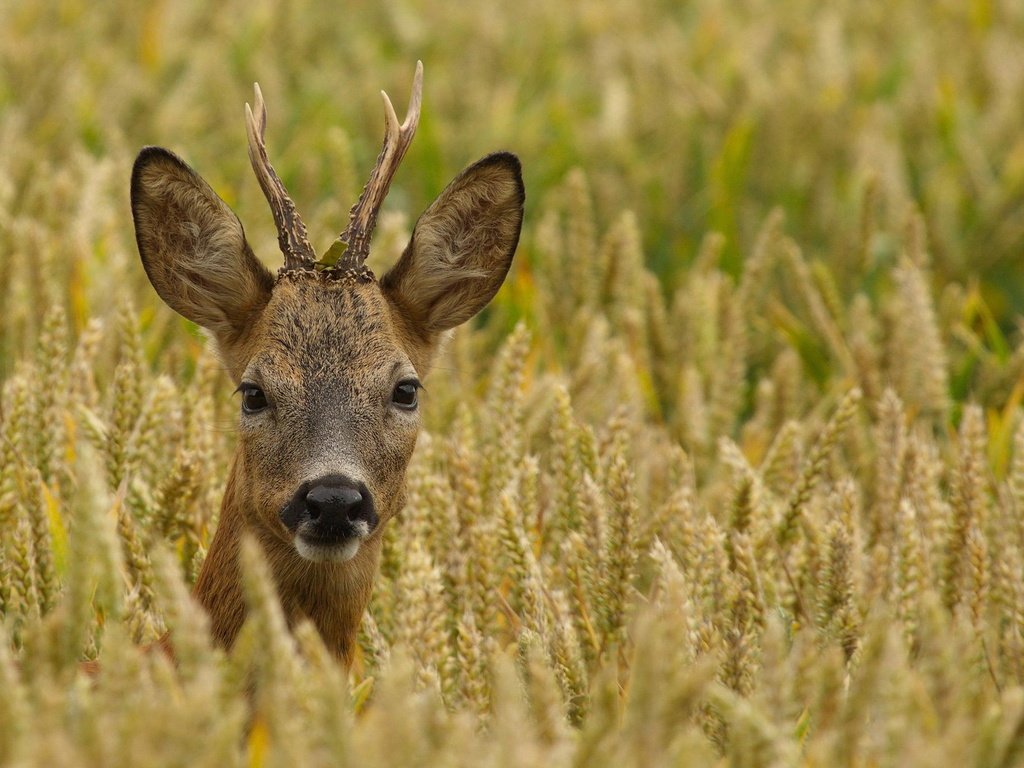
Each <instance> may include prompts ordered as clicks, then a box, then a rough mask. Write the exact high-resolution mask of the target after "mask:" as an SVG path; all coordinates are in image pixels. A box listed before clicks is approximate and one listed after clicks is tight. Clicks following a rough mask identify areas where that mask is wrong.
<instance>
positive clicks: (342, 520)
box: [281, 475, 379, 544]
mask: <svg viewBox="0 0 1024 768" xmlns="http://www.w3.org/2000/svg"><path fill="white" fill-rule="evenodd" d="M281 522H282V523H284V525H285V527H286V528H288V530H289V531H292V532H293V533H294V532H295V531H297V530H298V529H299V526H302V527H303V531H302V532H303V535H304V536H305V537H307V538H313V539H316V540H319V541H320V542H321V543H324V544H331V543H335V542H340V541H344V540H345V539H350V538H352V537H359V538H365V537H366V536H368V535H369V534H370V533H372V532H373V529H374V528H376V527H377V523H378V522H379V518H378V516H377V512H376V511H375V510H374V505H373V498H372V497H371V495H370V492H369V490H367V488H366V486H365V485H363V484H362V483H358V482H355V481H354V480H351V479H349V478H347V477H344V476H343V475H327V476H325V477H321V478H318V479H316V480H312V481H310V482H308V483H303V484H302V485H301V486H299V488H298V490H297V491H296V492H295V495H294V496H292V499H291V501H289V502H288V504H286V505H285V507H284V509H282V510H281Z"/></svg>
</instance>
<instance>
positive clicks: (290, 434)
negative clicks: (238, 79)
mask: <svg viewBox="0 0 1024 768" xmlns="http://www.w3.org/2000/svg"><path fill="white" fill-rule="evenodd" d="M422 88H423V66H422V64H421V63H417V66H416V75H415V78H414V81H413V90H412V97H411V100H410V105H409V110H408V113H407V116H406V119H405V122H404V123H403V124H402V125H399V123H398V118H397V117H396V115H395V110H394V107H392V105H391V102H390V100H389V99H388V97H387V95H386V94H384V93H383V92H382V94H381V95H382V96H383V97H384V106H385V118H386V129H385V136H384V146H383V149H382V150H381V153H380V156H379V157H378V158H377V164H376V166H375V167H374V169H373V171H372V173H371V175H370V179H369V181H368V182H367V184H366V186H365V188H364V189H363V192H362V194H361V195H360V197H359V200H358V202H356V204H355V205H354V206H353V207H352V210H351V214H350V221H349V223H348V226H347V227H346V229H345V231H344V232H343V233H342V234H341V236H340V237H339V238H338V240H337V241H336V243H335V244H334V246H332V248H331V249H330V254H331V255H333V254H334V253H339V252H340V254H341V255H340V258H338V260H337V261H336V263H335V264H334V265H332V266H328V265H326V264H325V263H323V262H322V261H321V262H318V261H317V258H316V255H315V254H314V252H313V249H312V247H311V246H310V243H309V240H308V239H307V235H306V228H305V225H303V223H302V220H301V219H300V218H299V215H298V213H297V212H296V210H295V205H294V203H293V202H292V200H291V198H290V197H289V196H288V193H287V192H286V191H285V188H284V185H283V184H282V183H281V180H280V178H278V176H277V174H276V173H275V172H274V169H273V167H272V166H271V165H270V162H269V161H268V159H267V153H266V147H265V145H264V131H265V129H266V108H265V107H264V104H263V97H262V95H261V93H260V90H259V86H256V94H255V109H254V110H251V109H250V108H249V105H248V104H247V105H246V120H247V128H248V137H249V157H250V160H251V161H252V167H253V170H254V171H255V172H256V176H257V178H258V179H259V183H260V186H261V187H262V189H263V192H264V194H265V195H266V198H267V201H268V202H269V204H270V208H271V211H272V212H273V215H274V221H275V223H276V225H277V232H278V242H279V244H280V247H281V250H282V252H283V253H284V266H283V267H282V268H281V270H280V271H279V272H278V274H277V277H276V278H275V277H274V276H273V275H272V274H271V273H270V272H269V271H268V270H267V269H266V268H265V267H264V266H263V265H262V264H261V263H260V262H259V261H258V260H257V259H256V257H255V256H254V255H253V252H252V249H251V248H250V247H249V244H248V243H247V242H246V239H245V234H244V232H243V230H242V225H241V223H240V222H239V220H238V219H237V218H236V216H235V215H234V213H233V212H232V211H231V210H230V208H229V207H228V206H227V204H226V203H225V202H224V201H223V200H221V199H220V197H218V196H217V194H216V193H215V192H214V191H213V189H211V188H210V186H209V184H207V183H206V182H205V181H204V180H203V179H202V178H201V177H200V176H199V175H198V174H197V173H196V172H195V171H193V170H192V169H191V168H190V167H189V166H188V165H186V164H185V163H184V162H183V161H182V160H181V159H179V158H178V157H177V156H176V155H174V154H172V153H171V152H169V151H167V150H166V149H161V148H159V147H146V148H144V149H143V150H142V151H141V152H140V153H139V156H138V158H137V160H136V161H135V167H134V169H133V171H132V181H131V204H132V215H133V217H134V221H135V235H136V240H137V242H138V247H139V254H140V255H141V257H142V264H143V266H144V267H145V270H146V274H147V275H148V276H149V280H150V282H151V283H152V284H153V288H155V289H156V292H157V293H158V294H159V295H160V297H161V298H162V299H163V301H164V302H165V303H166V304H167V305H168V306H169V307H170V308H171V309H173V310H175V311H176V312H178V313H179V314H181V315H184V316H185V317H186V318H188V319H189V320H192V321H193V322H195V323H197V324H199V325H200V326H202V327H203V328H205V329H206V330H207V331H208V332H209V333H210V335H211V336H212V338H213V340H214V341H215V342H216V347H217V350H218V352H219V354H220V357H221V359H222V361H223V363H224V365H225V367H226V369H227V371H228V372H229V374H230V376H231V378H232V380H233V381H234V382H235V383H236V384H237V390H236V391H237V392H239V393H241V413H240V415H239V428H238V447H237V450H236V452H235V456H234V460H233V461H232V464H231V469H230V475H229V477H228V482H227V490H226V492H225V494H224V500H223V504H222V507H221V514H220V523H219V526H218V528H217V531H216V533H215V535H214V538H213V541H212V543H211V544H210V548H209V553H208V555H207V557H206V561H205V562H204V563H203V567H202V570H201V572H200V574H199V578H198V581H197V582H196V586H195V593H194V594H195V597H196V598H197V599H198V601H199V602H200V603H201V604H202V605H203V606H204V607H205V609H206V610H207V612H208V613H209V615H210V619H211V628H212V632H213V635H214V639H215V641H216V642H217V643H218V644H220V645H222V646H224V647H230V646H231V644H232V643H233V641H234V640H235V637H236V636H237V634H238V631H239V629H240V628H241V626H242V623H243V621H244V619H245V605H244V601H243V597H242V589H241V585H240V580H239V576H240V574H239V564H238V554H239V545H240V540H241V538H242V537H243V536H244V535H251V536H253V537H254V538H255V539H256V540H257V541H258V542H259V544H260V545H261V547H262V549H263V551H264V553H265V556H266V558H267V562H268V564H269V566H270V569H271V572H272V574H273V577H274V580H275V583H276V586H277V590H278V594H279V596H280V600H281V607H282V609H283V611H284V615H285V617H286V618H287V620H288V622H289V625H294V623H295V622H296V621H298V620H300V619H302V618H308V619H309V620H311V621H312V622H313V624H314V625H315V626H316V627H317V629H318V631H319V632H320V635H321V636H322V637H323V639H324V641H325V643H326V644H327V646H328V648H330V649H331V651H332V652H333V653H334V654H335V655H336V656H337V657H339V658H340V659H343V660H344V661H345V663H347V664H351V662H352V654H353V648H354V643H355V635H356V631H357V629H358V627H359V622H360V620H361V618H362V615H363V611H364V610H365V609H366V606H367V603H368V602H369V599H370V592H371V588H372V585H373V580H374V578H375V575H376V570H377V564H378V560H379V558H380V550H381V531H382V529H383V526H384V525H385V524H386V523H387V521H388V520H389V518H391V517H393V516H394V515H395V514H396V513H397V512H398V511H399V510H400V509H401V508H402V505H403V504H404V495H405V494H404V484H405V472H406V468H407V466H408V464H409V460H410V458H411V456H412V452H413V448H414V446H415V444H416V435H417V432H418V430H419V425H420V417H419V414H418V411H417V393H418V390H419V389H420V379H421V377H423V376H425V375H426V373H427V371H428V370H429V369H430V365H431V360H432V359H433V357H434V355H435V354H436V352H437V350H438V347H439V345H440V343H441V342H442V340H443V338H444V337H445V335H446V332H447V331H449V330H450V329H452V328H454V327H455V326H457V325H459V324H460V323H463V322H465V321H466V320H468V319H469V318H471V317H472V316H473V315H475V314H476V313H477V312H479V311H480V310H481V309H482V308H483V307H484V306H485V305H486V304H487V303H488V302H489V301H490V300H491V298H492V297H493V296H494V294H495V293H496V292H497V290H498V288H499V287H500V286H501V284H502V282H503V281H504V279H505V275H506V274H507V273H508V270H509V266H510V265H511V263H512V256H513V254H514V252H515V250H516V245H517V244H518V241H519V232H520V228H521V226H522V219H523V201H524V199H525V191H524V187H523V180H522V173H521V168H520V164H519V160H518V159H517V158H516V156H515V155H512V154H508V153H504V152H502V153H496V154H492V155H488V156H487V157H485V158H483V159H482V160H480V161H478V162H477V163H475V164H474V165H471V166H470V167H469V168H467V169H466V170H464V171H463V172H462V173H460V174H459V175H458V176H457V177H456V178H455V179H454V180H453V181H452V182H451V183H450V184H449V185H448V186H447V187H446V188H445V190H444V191H443V192H441V194H440V196H439V197H438V198H437V199H436V200H435V201H434V202H433V203H432V204H431V205H430V207H428V208H427V209H426V211H424V213H423V214H422V215H421V216H420V218H419V220H418V221H417V222H416V225H415V227H414V229H413V233H412V238H411V239H410V240H409V244H408V246H407V247H406V249H405V251H404V253H403V254H402V256H401V258H400V259H399V260H398V262H397V263H396V264H395V265H394V266H393V267H392V268H391V269H390V270H389V271H388V272H387V273H386V274H385V275H384V276H383V277H382V278H381V279H380V280H379V281H378V280H377V279H376V278H375V277H374V275H373V273H372V272H371V271H370V270H369V269H367V268H366V266H364V261H365V259H366V257H367V255H368V252H369V245H370V236H371V234H372V232H373V228H374V223H375V221H376V219H377V213H378V211H379V209H380V206H381V204H382V202H383V201H384V197H385V195H386V194H387V191H388V187H389V186H390V184H391V180H392V178H393V177H394V174H395V171H396V170H397V168H398V165H399V163H400V162H401V160H402V156H403V155H404V154H405V152H406V150H407V149H408V147H409V144H410V142H411V140H412V137H413V133H414V132H415V130H416V125H417V123H418V121H419V112H420V103H421V99H422Z"/></svg>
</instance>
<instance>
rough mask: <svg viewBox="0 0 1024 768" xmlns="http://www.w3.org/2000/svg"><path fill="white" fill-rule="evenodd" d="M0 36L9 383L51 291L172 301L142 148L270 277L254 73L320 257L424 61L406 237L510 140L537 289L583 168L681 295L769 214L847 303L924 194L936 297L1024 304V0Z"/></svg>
mask: <svg viewBox="0 0 1024 768" xmlns="http://www.w3.org/2000/svg"><path fill="white" fill-rule="evenodd" d="M0 25H2V28H3V30H4V33H3V36H2V39H0V142H2V144H0V146H2V151H0V206H2V211H3V217H4V218H3V221H2V228H0V238H2V242H0V301H2V302H3V303H4V305H5V307H6V311H5V312H4V313H3V317H4V319H3V323H4V325H3V327H2V330H3V335H2V346H0V371H9V370H10V369H11V365H12V359H13V357H14V356H16V355H17V354H18V353H19V352H24V351H25V348H26V347H27V346H30V345H31V343H32V339H33V338H34V330H35V329H36V328H37V327H38V325H39V322H40V320H41V316H42V312H43V307H44V306H45V305H46V304H47V303H48V302H50V301H53V300H58V299H59V300H61V301H66V302H68V305H69V306H68V309H69V310H70V312H71V315H72V317H73V319H74V322H75V323H76V325H77V326H78V327H81V325H82V324H83V323H84V320H85V317H86V316H87V315H88V314H89V313H90V312H93V311H102V309H103V308H104V307H106V306H109V305H110V302H111V300H115V299H116V297H117V296H119V295H121V294H122V293H124V292H129V293H131V294H132V296H133V298H134V299H135V301H137V302H138V303H139V304H140V305H141V307H142V309H144V310H147V309H149V308H151V307H152V306H153V303H154V301H155V297H154V296H153V295H152V294H151V292H149V291H148V290H145V288H146V286H145V284H144V276H143V274H142V271H141V270H139V269H136V268H135V265H134V264H133V262H134V260H135V259H136V255H135V254H134V244H133V242H132V236H131V223H130V215H129V210H128V204H127V188H128V175H129V169H130V164H131V161H132V159H133V157H134V154H135V153H136V152H137V150H138V149H139V148H140V147H141V146H143V145H145V144H159V145H163V146H166V147H169V148H171V149H173V150H174V151H176V152H178V153H180V154H181V155H182V156H183V157H184V158H185V159H186V160H187V161H188V162H189V163H190V164H192V165H193V166H194V167H195V168H197V169H198V170H199V171H200V172H201V173H202V174H203V175H204V176H205V177H206V178H207V179H208V180H209V181H210V182H211V183H212V184H213V186H214V187H215V188H216V189H217V191H218V192H219V193H220V194H221V195H222V196H223V197H224V198H225V199H226V200H227V201H228V202H229V204H231V205H232V206H233V207H234V208H235V209H236V210H237V211H238V213H239V214H240V217H241V219H242V221H243V222H244V224H245V226H246V228H247V231H248V233H249V235H250V238H251V239H252V240H253V241H254V244H255V245H256V246H257V247H256V250H257V253H258V254H259V255H260V256H261V257H262V258H263V259H264V260H265V261H267V262H268V263H269V264H270V265H272V266H273V265H276V264H277V259H278V258H279V254H278V253H277V249H276V247H275V245H274V239H273V228H272V223H271V220H270V217H269V216H268V215H267V210H266V207H265V204H264V201H263V200H262V198H261V196H260V192H259V189H258V187H257V185H256V184H255V181H254V179H253V177H252V174H251V172H250V170H249V168H248V159H247V156H246V149H245V133H244V124H243V119H242V115H243V111H242V109H243V107H242V105H243V104H244V102H246V101H251V99H252V83H253V82H254V81H259V83H260V85H261V87H262V89H263V92H264V94H265V96H266V99H267V104H268V108H269V112H270V123H269V129H268V144H269V149H270V153H271V158H272V160H273V162H274V164H275V166H276V168H277V169H278V171H279V173H280V175H281V176H282V178H283V179H284V181H285V183H286V185H287V187H288V188H289V189H290V191H291V192H292V195H293V197H294V198H295V199H296V201H297V204H298V206H299V209H300V211H301V212H302V214H303V216H304V217H305V218H306V221H307V224H308V225H309V227H310V230H311V233H310V234H311V237H312V239H313V242H314V245H315V247H317V248H318V249H323V248H326V246H327V245H328V244H329V243H330V241H331V240H332V239H333V237H334V236H335V235H336V234H337V232H338V231H340V229H341V228H342V227H343V226H344V223H345V220H346V216H345V213H346V211H347V209H348V206H349V205H350V204H351V202H352V201H353V200H354V199H355V195H356V194H357V193H358V190H359V189H360V187H361V185H362V183H363V180H364V179H365V176H366V174H367V173H368V170H369V168H370V167H371V166H372V163H373V160H374V158H375V157H376V153H377V152H378V150H379V142H380V140H381V136H382V109H381V104H380V99H379V97H378V95H377V92H378V91H379V90H381V89H385V90H387V91H388V93H389V94H390V95H391V97H392V99H393V101H394V102H395V103H396V105H399V106H398V107H397V109H398V110H399V112H401V111H402V109H404V105H405V103H406V100H407V98H408V91H409V86H410V83H411V77H412V71H413V66H414V64H415V61H416V60H417V59H422V60H423V62H424V65H425V70H426V79H425V99H424V110H423V119H422V122H421V125H420V129H419V133H418V135H417V137H416V141H415V142H414V144H413V146H412V149H411V150H410V152H409V155H408V156H407V159H406V161H405V164H404V167H403V170H402V171H401V172H400V173H399V175H398V178H397V180H396V182H395V185H394V187H393V189H392V192H391V195H390V200H389V203H388V205H387V207H386V209H387V210H388V211H390V212H392V213H393V214H396V215H401V216H405V217H406V220H405V222H404V223H403V226H405V227H407V226H408V223H409V218H411V219H413V220H414V218H415V216H416V214H417V213H418V211H420V210H422V208H423V207H424V206H425V205H426V204H427V203H428V202H429V201H430V200H431V199H432V198H433V196H434V195H435V194H436V193H437V192H438V191H439V190H440V188H441V187H442V186H443V185H444V184H445V183H446V182H447V181H448V180H449V179H450V178H451V177H452V176H453V175H454V174H455V173H456V172H457V171H458V170H459V169H461V168H462V167H464V166H465V165H467V164H469V163H470V162H472V161H473V160H475V159H476V158H477V157H479V156H481V155H483V154H485V153H486V152H489V151H492V150H494V149H499V148H504V149H509V150H512V151H515V152H517V153H518V154H519V155H520V156H521V157H522V160H523V165H524V169H525V174H526V181H527V189H528V200H527V205H528V214H527V229H526V237H525V238H524V247H523V249H522V251H521V255H520V258H519V259H518V262H517V265H516V270H515V276H516V280H517V281H518V283H519V284H520V285H521V286H525V285H526V283H524V282H523V281H528V279H529V273H530V270H531V262H532V261H533V257H534V254H533V250H534V249H533V245H532V244H533V243H534V242H535V241H536V238H537V237H538V236H539V234H538V233H543V231H544V227H543V226H542V224H543V222H544V220H545V217H551V216H554V215H556V214H557V213H558V211H559V210H560V209H559V206H564V205H565V204H566V203H565V199H566V196H567V195H571V193H567V192H566V189H565V183H564V182H565V179H566V178H567V174H569V173H570V171H571V170H572V169H574V168H582V169H584V172H585V179H586V183H587V185H588V187H587V189H588V192H587V195H588V201H589V204H592V206H593V210H594V220H595V221H597V222H599V223H602V222H607V223H608V224H610V223H611V222H613V221H614V220H615V219H616V218H617V217H618V216H619V215H620V213H621V212H622V211H624V210H630V211H633V212H634V213H635V215H636V220H637V222H638V229H639V233H640V237H641V242H642V248H643V259H644V261H645V262H646V264H647V265H648V266H649V267H650V268H651V269H652V270H653V271H654V273H655V274H657V276H658V277H659V279H660V281H661V284H662V287H663V290H664V292H665V293H666V295H668V294H671V292H672V291H673V289H674V287H675V286H676V285H677V283H678V282H679V280H680V278H681V275H682V274H683V273H684V271H685V270H686V268H687V266H688V265H689V264H691V262H692V261H693V259H694V257H695V254H696V253H697V252H698V250H699V248H700V244H701V243H702V242H703V241H704V238H705V237H706V235H707V234H708V233H709V232H712V231H714V232H718V233H721V234H722V235H723V236H724V241H723V243H722V247H721V249H720V252H719V254H718V256H717V262H718V264H717V265H718V266H720V267H721V268H722V269H723V270H724V271H725V272H727V273H728V274H731V275H733V276H736V275H738V274H739V271H740V268H741V264H742V262H743V260H744V258H745V257H746V256H747V255H749V253H750V250H751V248H752V247H753V244H754V241H755V237H756V234H757V232H758V230H759V228H760V227H761V225H762V224H763V222H764V221H765V218H766V217H767V216H768V214H769V213H770V212H771V211H773V210H774V209H781V211H782V213H783V217H784V218H783V224H782V226H783V229H784V230H785V232H787V233H788V234H789V235H791V236H792V237H793V238H794V240H796V241H797V242H798V243H800V245H801V246H802V247H803V248H804V249H805V251H806V252H807V254H808V257H809V258H810V259H819V260H824V261H826V262H827V263H828V264H829V267H830V269H831V271H832V273H833V275H834V278H835V283H836V286H837V290H839V291H840V292H841V293H842V294H843V295H844V296H849V295H852V294H853V293H854V292H855V291H857V290H861V289H864V288H867V289H868V290H871V289H872V286H871V283H870V281H871V280H872V279H874V278H875V277H877V275H878V274H879V272H880V270H884V269H885V268H887V267H888V266H889V265H890V264H891V263H892V262H893V260H894V259H895V258H896V256H897V254H898V252H899V249H900V242H901V239H902V232H903V229H904V227H905V225H906V222H907V218H908V212H909V211H910V210H912V209H913V208H916V209H917V210H918V211H920V213H921V215H922V217H923V223H924V225H925V230H926V232H927V248H928V250H929V251H930V253H931V258H932V265H933V270H934V271H933V281H934V286H935V287H936V290H938V291H939V292H941V290H942V286H943V285H944V284H945V283H947V282H949V281H950V280H956V281H958V282H960V283H962V284H964V285H965V286H968V287H970V286H974V287H976V288H977V289H978V296H979V298H982V299H983V301H984V304H985V308H986V311H987V312H990V313H991V316H992V319H993V320H994V322H995V323H996V326H997V327H998V328H999V329H1001V331H1002V332H1007V331H1009V330H1011V329H1012V327H1013V325H1014V322H1015V315H1016V310H1017V309H1018V308H1019V307H1021V306H1022V300H1024V270H1021V269H1020V268H1019V263H1020V259H1021V257H1022V255H1024V254H1022V246H1024V194H1022V193H1024V131H1022V130H1021V111H1020V109H1021V107H1020V105H1021V104H1022V103H1024V46H1022V45H1021V40H1022V38H1024V6H1021V5H1020V4H1018V3H1014V2H1009V1H1008V0H1007V1H1005V2H998V1H997V0H970V1H967V0H937V1H935V2H931V1H929V2H925V1H923V0H922V1H921V2H906V3H898V4H895V5H893V4H875V3H863V2H852V1H851V2H843V1H839V2H829V3H820V2H814V1H813V0H786V1H785V2H772V1H770V0H741V1H729V2H726V1H724V0H692V1H690V2H675V1H673V2H655V1H648V2H639V3H638V2H634V1H633V0H582V1H581V2H578V3H573V4H571V5H565V4H554V3H550V2H546V0H518V2H515V3H501V2H481V3H462V2H448V1H447V0H429V2H404V1H402V0H392V1H391V2H387V3H362V2H355V3H347V4H345V5H340V4H335V3H330V2H324V1H322V0H297V1H296V2H275V1H274V0H245V2H240V1H235V0H226V1H225V2H221V3H217V4H210V3H205V2H189V1H187V0H183V1H181V2H153V3H128V2H111V3H93V2H79V1H76V0H40V1H38V2H6V3H3V4H2V7H0ZM392 224H393V225H394V228H397V229H401V227H400V226H399V223H396V222H394V221H392ZM865 233H867V234H865ZM382 237H383V238H385V239H386V237H387V235H386V234H385V233H382ZM573 256H574V254H566V257H567V258H570V259H571V258H573ZM41 273H47V274H48V275H50V276H56V277H57V278H58V279H57V280H56V282H53V281H50V279H49V277H47V279H44V280H40V279H39V278H40V274H41ZM47 284H49V285H51V286H52V285H57V286H66V287H67V289H68V290H67V291H65V290H57V291H56V294H57V295H55V296H45V295H43V293H44V292H45V290H46V289H45V286H46V285H47ZM512 298H513V295H512V294H511V293H509V294H508V295H503V299H504V300H505V301H506V302H507V301H510V300H511V299H512Z"/></svg>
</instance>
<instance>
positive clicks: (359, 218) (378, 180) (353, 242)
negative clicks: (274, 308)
mask: <svg viewBox="0 0 1024 768" xmlns="http://www.w3.org/2000/svg"><path fill="white" fill-rule="evenodd" d="M380 95H381V97H382V98H383V99H384V122H385V126H384V145H383V146H382V147H381V150H380V155H378V156H377V164H376V165H375V166H374V168H373V171H371V173H370V179H369V181H367V182H366V186H365V187H363V191H362V194H360V195H359V200H358V201H357V202H356V204H355V205H353V206H352V210H351V211H350V212H349V222H348V226H347V227H346V228H345V231H344V232H342V233H341V237H340V238H339V239H340V240H341V241H342V242H343V243H345V245H346V246H347V249H346V251H345V254H344V256H343V257H342V264H343V265H344V266H345V267H348V268H358V267H361V266H362V264H363V262H364V261H365V260H366V257H367V255H369V252H370V236H371V235H372V234H373V228H374V225H375V224H376V223H377V213H378V212H379V211H380V207H381V205H382V204H383V203H384V198H385V197H387V194H388V189H389V188H390V187H391V180H392V179H393V178H394V177H395V172H396V171H397V170H398V166H399V164H400V163H401V162H402V158H403V157H405V153H406V151H407V150H408V149H409V145H410V144H411V143H412V137H413V136H414V135H415V133H416V126H417V125H419V122H420V105H421V104H422V103H423V62H422V61H417V62H416V74H415V76H414V77H413V81H412V96H411V97H410V98H409V109H408V110H407V111H406V114H405V122H403V123H402V124H401V125H399V123H398V116H397V115H396V114H395V108H394V106H393V105H392V104H391V99H389V98H388V95H387V94H386V93H385V92H384V91H381V92H380Z"/></svg>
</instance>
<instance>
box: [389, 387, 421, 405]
mask: <svg viewBox="0 0 1024 768" xmlns="http://www.w3.org/2000/svg"><path fill="white" fill-rule="evenodd" d="M419 389H420V383H419V382H418V381H416V380H415V379H406V380H404V381H400V382H398V383H397V384H395V391H394V392H392V393H391V402H392V403H394V404H395V405H396V406H398V407H399V408H401V409H402V410H404V411H413V410H415V409H416V403H417V401H418V400H419V396H418V393H419Z"/></svg>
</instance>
